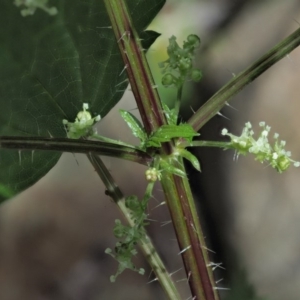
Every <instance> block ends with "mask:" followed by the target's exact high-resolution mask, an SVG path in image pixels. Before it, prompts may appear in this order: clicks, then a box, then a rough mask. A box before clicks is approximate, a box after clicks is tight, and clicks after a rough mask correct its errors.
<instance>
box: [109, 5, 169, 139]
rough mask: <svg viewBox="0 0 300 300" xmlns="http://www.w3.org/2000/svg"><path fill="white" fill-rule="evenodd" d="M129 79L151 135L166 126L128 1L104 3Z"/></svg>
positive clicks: (146, 128) (147, 130)
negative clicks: (129, 10) (133, 24)
mask: <svg viewBox="0 0 300 300" xmlns="http://www.w3.org/2000/svg"><path fill="white" fill-rule="evenodd" d="M104 3H105V5H106V9H107V12H108V15H109V18H110V20H111V24H112V27H113V30H114V33H115V36H116V39H117V42H118V44H119V48H120V52H121V55H122V58H123V60H124V63H125V68H126V71H127V74H128V79H129V82H130V86H131V89H132V92H133V94H134V97H135V99H136V102H137V105H138V109H139V112H140V114H141V118H142V121H143V124H144V127H145V130H146V132H147V133H148V134H151V133H152V132H153V131H155V130H157V129H158V128H159V127H160V126H161V125H163V124H166V118H165V115H164V113H163V109H162V106H161V102H160V99H159V96H158V92H157V89H156V88H155V83H154V80H153V77H152V74H151V71H150V68H149V66H148V63H147V60H146V57H145V55H144V49H143V47H142V44H141V41H140V39H139V36H138V34H137V32H136V30H135V28H134V26H132V20H131V17H130V14H129V13H128V9H127V5H126V1H123V0H104Z"/></svg>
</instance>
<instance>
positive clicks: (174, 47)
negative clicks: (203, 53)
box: [160, 34, 202, 87]
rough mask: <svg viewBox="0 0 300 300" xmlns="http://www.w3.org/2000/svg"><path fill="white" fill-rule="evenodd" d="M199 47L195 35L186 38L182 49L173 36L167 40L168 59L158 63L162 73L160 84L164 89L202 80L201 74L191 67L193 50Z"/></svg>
mask: <svg viewBox="0 0 300 300" xmlns="http://www.w3.org/2000/svg"><path fill="white" fill-rule="evenodd" d="M199 45H200V38H199V37H198V36H197V35H195V34H190V35H189V36H188V37H187V40H186V41H184V42H183V47H182V48H180V47H179V45H178V43H177V42H176V37H175V36H172V37H171V38H170V39H169V46H168V48H167V52H168V55H169V59H168V60H166V61H164V62H161V63H160V67H161V68H163V73H164V76H163V77H162V84H163V85H164V86H165V87H169V86H172V85H174V86H176V87H180V86H181V85H182V84H183V83H184V81H185V80H193V81H199V80H200V79H201V78H202V72H201V71H200V70H199V69H196V68H194V67H193V59H194V56H195V49H196V48H197V47H199Z"/></svg>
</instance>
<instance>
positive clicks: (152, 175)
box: [145, 168, 161, 182]
mask: <svg viewBox="0 0 300 300" xmlns="http://www.w3.org/2000/svg"><path fill="white" fill-rule="evenodd" d="M145 175H146V179H147V180H148V181H152V182H155V181H157V180H160V179H161V173H160V171H159V170H157V169H156V168H149V169H148V170H146V172H145Z"/></svg>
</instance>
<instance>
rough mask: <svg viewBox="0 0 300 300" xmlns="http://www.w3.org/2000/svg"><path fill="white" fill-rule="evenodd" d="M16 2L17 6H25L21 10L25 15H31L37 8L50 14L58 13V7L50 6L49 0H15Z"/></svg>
mask: <svg viewBox="0 0 300 300" xmlns="http://www.w3.org/2000/svg"><path fill="white" fill-rule="evenodd" d="M14 4H15V5H16V6H17V7H21V8H23V9H22V10H21V15H22V16H23V17H26V16H31V15H33V14H34V13H35V11H36V9H37V8H40V9H42V10H43V11H45V12H46V13H47V14H49V15H50V16H54V15H56V14H57V8H56V7H48V6H47V4H48V0H15V1H14Z"/></svg>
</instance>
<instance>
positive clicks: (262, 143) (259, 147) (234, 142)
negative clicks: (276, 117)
mask: <svg viewBox="0 0 300 300" xmlns="http://www.w3.org/2000/svg"><path fill="white" fill-rule="evenodd" d="M259 126H260V127H261V128H262V131H261V133H260V135H259V137H258V139H257V140H255V139H254V137H253V135H254V131H253V130H252V125H251V123H250V122H247V123H246V124H245V127H244V129H243V131H242V134H241V136H235V135H233V134H231V133H228V130H227V129H226V128H224V129H223V130H222V135H227V136H229V137H230V139H231V142H230V145H229V146H228V147H227V148H231V149H235V150H236V157H238V156H239V155H240V154H242V155H246V154H247V153H252V154H254V155H255V159H256V160H258V161H260V162H261V163H263V162H268V163H269V164H270V165H271V166H272V167H273V168H275V169H276V170H277V171H278V172H279V173H282V172H283V171H285V170H287V169H288V167H289V166H290V165H291V163H293V165H294V166H295V167H299V166H300V162H298V161H294V160H292V159H291V158H290V156H291V152H290V151H286V150H285V149H284V147H285V145H286V142H285V141H279V134H278V133H275V134H274V144H273V145H271V144H270V143H269V140H268V135H269V132H270V130H271V127H270V126H267V125H266V124H265V122H260V123H259Z"/></svg>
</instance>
